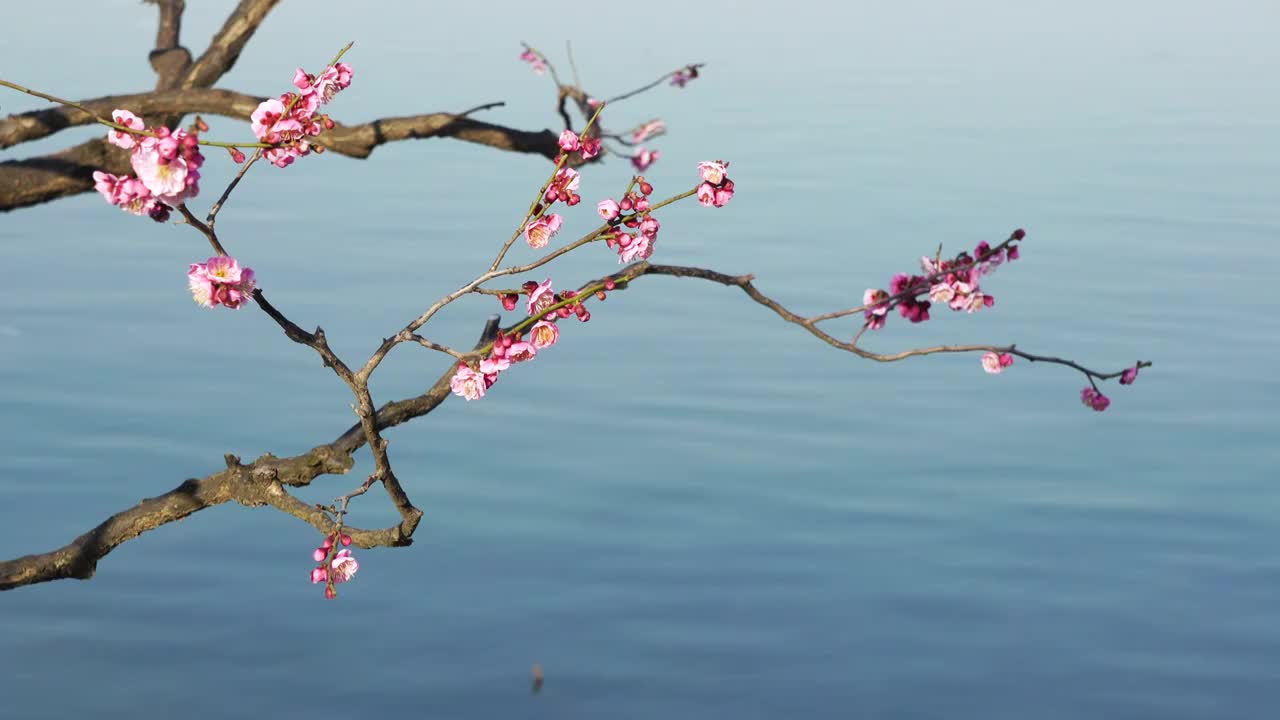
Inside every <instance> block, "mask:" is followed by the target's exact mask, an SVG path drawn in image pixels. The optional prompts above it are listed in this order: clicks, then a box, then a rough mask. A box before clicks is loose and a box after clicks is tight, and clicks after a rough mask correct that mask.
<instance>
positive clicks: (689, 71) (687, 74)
mask: <svg viewBox="0 0 1280 720" xmlns="http://www.w3.org/2000/svg"><path fill="white" fill-rule="evenodd" d="M697 77H698V68H697V67H696V66H694V65H690V66H689V67H687V68H685V69H683V70H678V71H676V73H675V74H673V75H672V76H671V84H672V85H674V86H676V87H678V88H682V87H684V86H685V85H688V84H689V81H690V80H695V79H697Z"/></svg>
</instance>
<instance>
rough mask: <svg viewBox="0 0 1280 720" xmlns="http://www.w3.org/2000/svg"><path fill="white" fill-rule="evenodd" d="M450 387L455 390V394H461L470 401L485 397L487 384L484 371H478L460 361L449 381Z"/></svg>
mask: <svg viewBox="0 0 1280 720" xmlns="http://www.w3.org/2000/svg"><path fill="white" fill-rule="evenodd" d="M449 388H450V389H451V390H453V394H454V395H460V396H462V397H464V398H466V399H467V401H468V402H470V401H472V400H479V399H480V398H482V397H484V392H485V390H486V389H487V386H486V385H485V381H484V375H483V374H482V373H478V372H476V371H475V370H472V369H471V368H470V367H467V365H465V364H462V363H459V364H458V371H457V372H456V373H454V375H453V378H452V379H451V380H450V381H449Z"/></svg>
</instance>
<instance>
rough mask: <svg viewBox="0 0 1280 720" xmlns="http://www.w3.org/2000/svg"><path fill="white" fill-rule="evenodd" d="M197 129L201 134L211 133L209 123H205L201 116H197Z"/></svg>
mask: <svg viewBox="0 0 1280 720" xmlns="http://www.w3.org/2000/svg"><path fill="white" fill-rule="evenodd" d="M196 129H197V130H199V131H200V132H209V123H207V122H205V121H204V118H202V117H200V116H199V115H197V116H196Z"/></svg>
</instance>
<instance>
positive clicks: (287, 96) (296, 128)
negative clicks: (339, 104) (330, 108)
mask: <svg viewBox="0 0 1280 720" xmlns="http://www.w3.org/2000/svg"><path fill="white" fill-rule="evenodd" d="M293 85H294V87H296V88H298V92H296V93H293V92H287V93H284V94H283V95H281V96H280V97H279V98H272V99H270V100H265V101H263V102H262V103H260V104H259V105H258V107H257V108H256V109H254V111H253V114H252V115H250V120H251V122H252V127H253V134H254V135H255V136H257V138H258V139H259V140H261V141H262V142H264V143H269V144H270V145H272V146H273V147H271V148H268V149H267V150H266V152H264V153H263V154H262V156H263V157H264V158H266V159H267V161H268V162H270V163H271V164H272V165H275V166H276V167H288V166H289V165H292V164H293V161H294V160H296V159H298V158H300V157H304V156H306V155H309V154H310V153H311V150H312V145H311V141H310V138H313V137H315V136H317V135H319V134H320V133H321V132H323V131H324V130H332V129H333V127H334V122H333V120H332V119H330V118H329V116H328V115H317V114H316V112H317V111H318V110H319V109H320V106H321V105H324V104H326V103H328V102H329V101H331V100H333V98H334V97H335V96H336V95H337V94H338V93H339V92H341V91H343V90H345V89H347V88H348V87H349V86H350V85H351V66H350V65H348V64H346V63H341V62H340V63H336V64H334V65H331V66H330V67H328V68H325V71H324V72H322V73H320V74H319V75H309V74H308V73H307V72H306V71H305V70H303V69H302V68H298V70H297V71H296V72H295V73H294V75H293ZM321 149H322V148H321V147H320V146H317V147H316V151H317V152H320V151H321ZM236 152H239V151H234V152H233V153H232V157H236ZM243 158H244V154H243V153H241V154H240V155H239V157H238V158H236V162H240V161H242V160H243Z"/></svg>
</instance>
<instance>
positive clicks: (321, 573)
mask: <svg viewBox="0 0 1280 720" xmlns="http://www.w3.org/2000/svg"><path fill="white" fill-rule="evenodd" d="M339 544H341V545H343V546H344V547H345V546H347V545H350V544H351V536H350V535H348V534H346V533H342V534H339V535H326V536H325V538H324V542H322V543H320V547H318V548H316V549H315V550H314V551H312V553H311V559H312V560H315V561H316V566H315V567H314V568H312V570H311V584H312V585H318V584H320V583H324V596H325V597H326V598H328V599H330V600H333V599H334V598H336V597H338V591H337V589H336V588H334V585H338V584H341V583H344V582H346V581H348V580H350V579H351V578H352V577H354V576H355V574H356V571H357V570H359V569H360V563H359V562H357V561H356V558H355V556H354V555H352V554H351V551H350V550H338V549H337V547H338V545H339Z"/></svg>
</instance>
